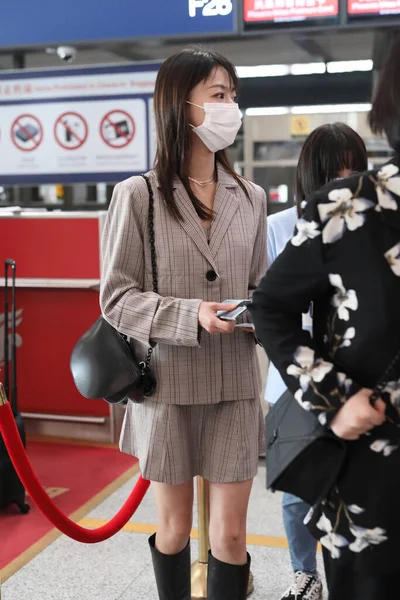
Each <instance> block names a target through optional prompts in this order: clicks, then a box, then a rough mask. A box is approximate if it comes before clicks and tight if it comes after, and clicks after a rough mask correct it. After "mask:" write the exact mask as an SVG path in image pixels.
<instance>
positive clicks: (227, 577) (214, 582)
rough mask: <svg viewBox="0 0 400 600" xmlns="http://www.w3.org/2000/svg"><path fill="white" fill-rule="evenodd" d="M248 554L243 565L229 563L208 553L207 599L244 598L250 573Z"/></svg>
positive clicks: (243, 599)
mask: <svg viewBox="0 0 400 600" xmlns="http://www.w3.org/2000/svg"><path fill="white" fill-rule="evenodd" d="M250 562H251V559H250V554H247V563H246V564H245V565H230V564H228V563H224V562H221V561H220V560H217V559H216V558H215V557H214V556H213V555H212V554H211V552H209V553H208V581H207V600H245V598H247V586H248V584H249V575H250Z"/></svg>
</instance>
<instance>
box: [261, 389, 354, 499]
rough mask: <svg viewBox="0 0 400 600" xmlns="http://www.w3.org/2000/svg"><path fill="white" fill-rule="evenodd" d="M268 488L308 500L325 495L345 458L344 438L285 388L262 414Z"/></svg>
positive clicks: (321, 497) (335, 478)
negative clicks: (320, 421) (331, 429)
mask: <svg viewBox="0 0 400 600" xmlns="http://www.w3.org/2000/svg"><path fill="white" fill-rule="evenodd" d="M265 439H266V445H267V455H266V461H267V488H270V489H272V490H274V491H275V490H279V491H281V492H287V493H289V494H293V495H294V496H297V497H298V498H301V499H302V500H304V501H305V502H307V504H311V505H313V504H315V503H316V502H317V501H318V500H319V499H323V498H326V497H327V496H328V494H329V492H330V491H331V489H332V488H333V486H334V485H335V482H336V481H337V479H338V477H339V474H340V471H341V469H342V467H343V464H344V461H345V459H346V442H345V441H344V440H341V439H339V438H338V437H336V436H335V435H334V434H333V433H332V432H331V431H330V430H329V429H327V428H326V427H323V426H322V425H320V423H319V421H318V419H317V417H316V416H315V415H314V414H313V413H311V412H307V411H306V410H304V408H302V407H301V406H300V404H299V403H298V402H297V401H296V399H295V398H294V396H293V394H292V393H291V392H290V391H289V390H286V392H284V393H283V394H282V396H281V397H280V398H279V400H278V401H277V402H276V403H275V404H273V405H272V407H271V409H270V410H269V412H268V414H267V416H266V417H265Z"/></svg>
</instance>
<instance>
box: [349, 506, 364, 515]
mask: <svg viewBox="0 0 400 600" xmlns="http://www.w3.org/2000/svg"><path fill="white" fill-rule="evenodd" d="M347 510H348V511H349V512H351V513H353V515H361V514H362V513H363V512H365V508H361V506H358V505H357V504H350V506H348V507H347Z"/></svg>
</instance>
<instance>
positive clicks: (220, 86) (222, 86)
mask: <svg viewBox="0 0 400 600" xmlns="http://www.w3.org/2000/svg"><path fill="white" fill-rule="evenodd" d="M212 88H220V89H222V90H226V91H227V92H235V91H236V90H235V89H234V88H229V87H228V86H226V85H224V84H223V83H214V84H213V85H210V87H209V89H210V90H211V89H212Z"/></svg>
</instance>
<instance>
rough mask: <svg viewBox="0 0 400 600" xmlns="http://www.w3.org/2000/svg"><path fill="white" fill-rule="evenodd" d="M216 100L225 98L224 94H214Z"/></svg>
mask: <svg viewBox="0 0 400 600" xmlns="http://www.w3.org/2000/svg"><path fill="white" fill-rule="evenodd" d="M215 97H216V98H219V99H220V100H223V99H224V98H225V94H223V93H222V92H219V93H218V94H215Z"/></svg>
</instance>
